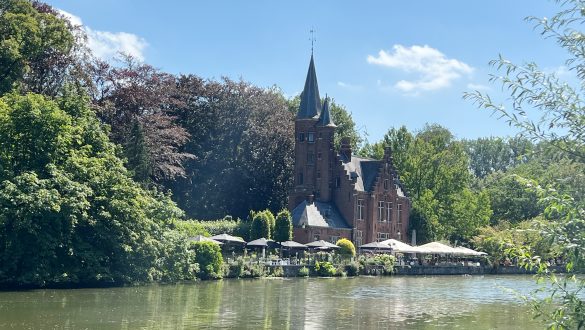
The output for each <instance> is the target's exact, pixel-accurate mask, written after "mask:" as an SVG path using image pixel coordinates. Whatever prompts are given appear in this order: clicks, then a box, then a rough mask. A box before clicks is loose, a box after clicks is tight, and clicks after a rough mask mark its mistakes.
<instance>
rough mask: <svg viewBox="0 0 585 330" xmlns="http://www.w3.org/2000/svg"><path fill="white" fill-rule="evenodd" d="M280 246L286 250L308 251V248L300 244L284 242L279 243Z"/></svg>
mask: <svg viewBox="0 0 585 330" xmlns="http://www.w3.org/2000/svg"><path fill="white" fill-rule="evenodd" d="M280 245H281V246H282V247H283V248H287V249H303V250H305V249H308V247H307V246H306V245H305V244H301V243H298V242H295V241H286V242H282V243H280Z"/></svg>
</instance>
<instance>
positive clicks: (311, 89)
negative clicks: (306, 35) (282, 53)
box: [297, 54, 321, 119]
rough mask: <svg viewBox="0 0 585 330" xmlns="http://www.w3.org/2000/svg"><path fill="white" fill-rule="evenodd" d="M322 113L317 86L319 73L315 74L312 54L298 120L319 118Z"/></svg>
mask: <svg viewBox="0 0 585 330" xmlns="http://www.w3.org/2000/svg"><path fill="white" fill-rule="evenodd" d="M320 113H321V98H320V97H319V86H318V85H317V73H316V72H315V63H314V62H313V54H311V62H310V63H309V71H308V72H307V80H305V88H304V89H303V91H302V93H301V106H300V107H299V112H298V113H297V118H298V119H306V118H318V117H319V114H320Z"/></svg>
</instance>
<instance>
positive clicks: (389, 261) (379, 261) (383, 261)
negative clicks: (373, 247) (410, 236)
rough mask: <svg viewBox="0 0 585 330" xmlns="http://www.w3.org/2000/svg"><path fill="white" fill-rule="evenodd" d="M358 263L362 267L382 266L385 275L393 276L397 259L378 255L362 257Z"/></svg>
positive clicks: (387, 255)
mask: <svg viewBox="0 0 585 330" xmlns="http://www.w3.org/2000/svg"><path fill="white" fill-rule="evenodd" d="M358 261H359V263H360V265H361V266H362V267H365V266H366V265H371V266H382V268H383V271H384V274H392V273H393V272H394V265H395V263H396V258H395V257H394V256H393V255H389V254H376V255H373V256H360V258H359V260H358Z"/></svg>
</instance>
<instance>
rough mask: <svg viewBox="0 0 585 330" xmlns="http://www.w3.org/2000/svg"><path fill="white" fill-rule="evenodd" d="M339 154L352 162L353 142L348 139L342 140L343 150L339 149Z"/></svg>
mask: <svg viewBox="0 0 585 330" xmlns="http://www.w3.org/2000/svg"><path fill="white" fill-rule="evenodd" d="M339 153H340V154H341V155H342V156H344V157H345V158H346V159H347V160H348V161H350V160H351V140H350V139H349V138H348V137H343V138H341V148H339Z"/></svg>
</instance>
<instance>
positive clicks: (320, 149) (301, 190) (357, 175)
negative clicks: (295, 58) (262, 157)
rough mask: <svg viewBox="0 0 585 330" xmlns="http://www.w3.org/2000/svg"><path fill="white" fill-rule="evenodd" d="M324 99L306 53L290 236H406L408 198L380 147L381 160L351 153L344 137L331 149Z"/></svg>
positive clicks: (360, 240) (362, 239)
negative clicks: (382, 155) (291, 231)
mask: <svg viewBox="0 0 585 330" xmlns="http://www.w3.org/2000/svg"><path fill="white" fill-rule="evenodd" d="M335 129H336V126H335V123H334V121H333V118H332V117H331V114H330V111H329V104H328V99H327V98H326V99H325V101H324V102H323V103H321V98H320V96H319V87H318V85H317V75H316V72H315V64H314V62H313V56H312V55H311V62H310V64H309V71H308V73H307V79H306V81H305V87H304V89H303V92H302V93H301V104H300V107H299V110H298V113H297V117H296V120H295V165H294V173H295V182H294V188H293V189H292V190H291V191H290V193H289V199H288V206H289V209H290V210H291V213H292V217H293V225H294V239H295V240H296V241H299V242H302V243H308V242H311V241H314V240H318V239H324V240H327V241H330V242H333V243H335V242H336V241H337V240H338V239H339V238H344V237H345V238H348V239H350V240H352V241H353V243H354V244H355V245H356V246H360V245H362V244H366V243H369V242H374V241H383V240H386V239H389V238H395V239H398V240H406V238H407V237H406V236H407V235H406V233H407V230H408V219H409V214H410V200H409V198H408V197H407V194H406V192H405V190H404V188H403V187H402V185H401V183H400V180H399V176H398V173H397V172H396V169H395V168H394V165H393V164H392V154H391V151H390V149H389V148H386V149H385V152H384V158H383V159H382V160H373V159H367V158H361V157H356V156H354V155H352V150H351V144H350V142H349V139H346V138H344V139H342V141H341V146H340V150H339V153H337V152H336V151H335V147H334V144H333V135H334V133H335Z"/></svg>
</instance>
